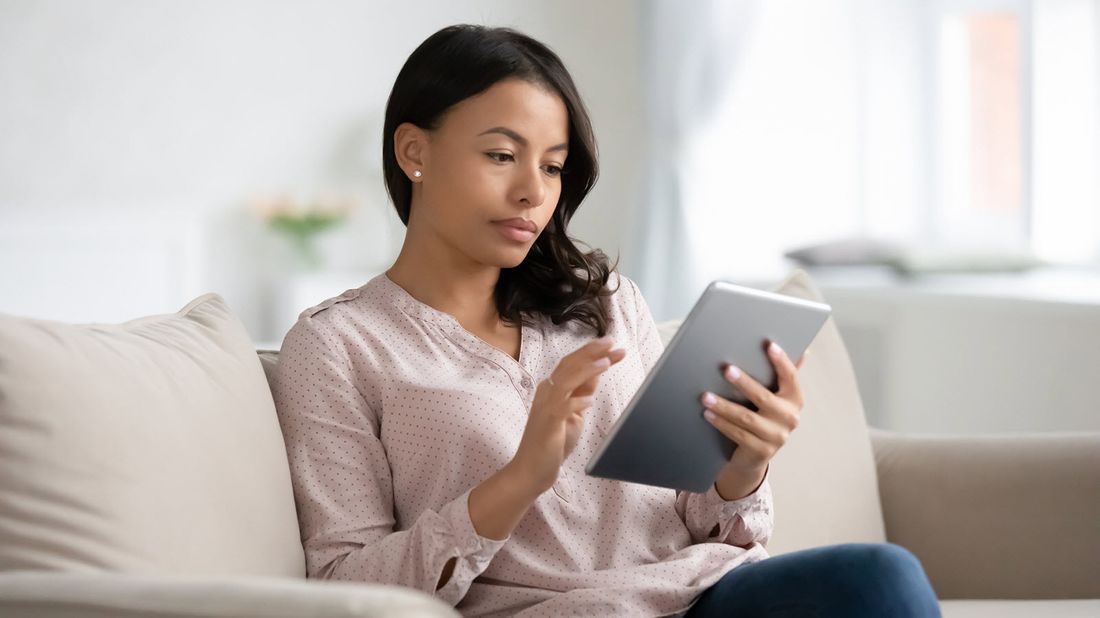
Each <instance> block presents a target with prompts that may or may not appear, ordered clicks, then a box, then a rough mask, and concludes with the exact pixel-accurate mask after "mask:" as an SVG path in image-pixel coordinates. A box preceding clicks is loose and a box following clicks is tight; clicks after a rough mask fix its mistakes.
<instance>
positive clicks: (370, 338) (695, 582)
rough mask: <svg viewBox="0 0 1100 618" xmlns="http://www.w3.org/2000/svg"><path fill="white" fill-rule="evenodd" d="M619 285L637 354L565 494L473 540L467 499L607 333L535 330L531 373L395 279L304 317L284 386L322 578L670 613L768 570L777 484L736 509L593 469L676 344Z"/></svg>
mask: <svg viewBox="0 0 1100 618" xmlns="http://www.w3.org/2000/svg"><path fill="white" fill-rule="evenodd" d="M608 283H609V289H615V288H616V284H617V290H616V291H615V293H614V294H613V295H612V296H610V297H609V300H610V303H609V306H610V325H609V334H610V335H611V336H612V338H613V339H614V341H615V347H624V348H626V350H627V353H626V357H625V358H624V359H623V360H622V361H620V362H619V363H617V364H615V365H613V366H612V367H611V368H610V369H608V370H607V371H605V372H604V373H603V374H602V376H601V378H600V380H599V385H598V388H597V390H596V392H595V393H594V401H593V403H592V406H591V407H590V408H589V409H588V411H587V412H586V413H585V420H584V427H583V430H582V433H581V436H580V438H579V440H578V442H577V445H576V448H575V449H574V451H573V452H572V453H571V455H570V456H569V457H568V458H567V459H566V461H565V463H564V464H563V466H562V468H561V471H560V473H559V476H558V480H557V482H556V483H555V484H554V485H553V488H552V490H548V491H546V492H544V493H543V494H541V495H540V496H539V497H538V498H537V499H536V501H535V502H534V504H533V505H532V506H531V508H530V509H529V510H528V511H527V513H526V514H525V515H524V517H523V519H522V520H521V521H520V522H519V524H518V525H517V526H516V528H515V529H514V530H513V531H512V532H511V534H510V535H509V536H508V537H507V538H504V539H499V540H497V539H490V538H487V537H483V536H481V535H479V534H478V533H477V531H476V530H475V528H474V526H473V523H472V522H471V520H470V513H469V508H468V503H467V498H468V497H469V494H470V490H471V489H472V488H473V487H475V486H476V485H478V484H479V483H481V482H482V481H484V480H485V479H486V478H488V477H489V476H491V475H493V474H494V473H496V472H497V471H498V470H500V469H501V468H502V467H503V466H504V465H505V464H506V463H508V462H509V460H510V459H511V458H512V456H513V455H514V454H515V452H516V448H517V447H518V445H519V441H520V437H521V436H522V435H523V431H524V427H525V425H526V421H527V415H528V412H529V410H530V406H531V403H532V400H533V398H534V394H535V389H536V387H537V385H538V383H539V382H540V381H542V380H544V379H546V378H547V377H548V376H549V375H550V373H551V372H552V371H553V370H554V368H555V367H556V366H557V363H558V361H559V360H560V359H561V358H562V357H563V356H565V355H567V354H569V353H570V352H572V351H574V350H576V349H577V348H579V347H581V346H582V345H584V344H586V343H587V342H588V341H590V340H591V339H593V338H595V335H594V334H593V332H592V329H591V327H589V326H587V325H581V324H579V323H578V322H576V321H569V322H566V323H563V324H558V325H555V324H553V323H552V322H551V321H550V320H549V319H547V318H545V317H540V318H538V319H536V320H535V321H536V324H534V325H523V326H522V327H521V337H520V340H521V345H520V352H519V360H518V361H517V360H516V359H515V358H513V357H512V356H511V355H510V354H508V353H506V352H504V351H502V350H500V349H499V348H496V347H494V346H492V345H490V344H489V343H487V342H486V341H484V340H482V339H481V338H480V337H478V336H476V335H474V334H473V333H471V332H469V331H468V330H466V329H465V328H464V327H463V326H462V325H461V324H460V323H459V322H458V320H457V319H455V318H454V317H453V316H451V315H450V314H448V313H445V312H443V311H440V310H437V309H435V308H433V307H431V306H429V305H427V304H426V303H423V302H420V301H419V300H417V299H416V298H414V297H413V296H412V295H410V294H409V293H408V292H407V291H406V290H405V289H404V288H402V287H401V286H399V285H397V284H396V283H395V282H394V281H392V280H391V279H390V278H389V277H388V276H387V275H386V274H385V273H383V274H379V275H377V276H375V277H374V278H372V279H370V280H369V281H368V282H367V283H366V284H365V285H363V286H361V287H359V288H356V289H350V290H347V291H346V292H344V293H343V294H340V295H339V296H336V297H333V298H329V299H327V300H325V301H324V302H321V303H320V304H318V305H316V306H314V307H310V308H309V309H306V310H305V311H303V312H302V313H301V314H300V315H299V317H298V320H297V322H296V323H295V324H294V326H293V327H292V328H291V329H290V331H289V332H288V333H287V334H286V336H285V338H284V340H283V343H282V346H281V351H280V354H279V363H278V366H277V368H276V370H275V375H274V378H273V385H272V393H273V396H274V400H275V404H276V410H277V412H278V416H279V422H280V426H281V427H282V431H283V436H284V439H285V442H286V447H287V453H288V461H289V465H290V470H291V478H292V483H293V488H294V497H295V503H296V507H297V511H298V518H299V523H300V529H301V537H302V544H303V549H304V551H305V556H306V567H307V576H308V577H311V578H325V579H333V580H348V581H356V582H373V583H381V584H393V585H400V586H408V587H411V588H415V589H419V590H421V591H423V592H425V593H427V594H429V595H434V596H435V597H436V598H438V599H440V600H442V601H444V602H445V603H448V604H451V605H453V606H454V607H455V608H456V609H457V610H458V611H459V612H460V613H461V614H463V615H468V616H498V615H508V616H511V615H517V616H525V617H526V616H562V615H631V616H667V615H682V614H683V613H684V612H686V610H687V609H688V608H689V607H690V606H691V605H692V604H693V603H694V601H695V600H696V599H697V598H698V596H699V595H700V594H701V593H702V592H704V591H705V590H706V589H707V588H708V587H709V586H711V585H712V584H714V583H715V582H717V581H718V580H719V579H720V578H721V577H722V576H723V575H724V574H725V573H726V572H727V571H729V570H730V569H732V568H734V567H736V566H738V565H741V564H745V563H750V562H755V561H758V560H762V559H765V558H767V557H768V553H767V551H766V550H765V545H766V544H767V541H768V538H769V537H770V536H771V534H772V529H773V525H774V519H773V515H772V495H771V488H770V484H769V481H768V479H769V476H770V473H769V472H766V473H765V477H764V480H763V482H762V483H761V484H760V486H759V487H758V488H757V489H756V490H755V492H754V493H752V494H750V495H749V496H746V497H744V498H741V499H738V500H728V501H727V500H724V499H723V498H722V497H721V496H720V495H719V494H718V493H717V491H716V490H715V488H714V486H713V485H712V486H711V488H710V489H709V490H708V491H706V492H704V493H695V492H688V491H676V490H673V489H667V488H660V487H651V486H647V485H641V484H635V483H627V482H622V481H616V480H609V479H603V478H597V477H592V476H588V475H586V474H585V472H584V466H585V464H586V462H587V461H588V459H589V458H590V457H591V456H592V454H593V452H594V451H595V450H596V448H597V447H598V446H599V445H600V444H601V442H602V441H603V439H604V438H605V436H606V434H607V433H608V431H609V430H610V429H611V427H612V425H614V423H615V421H616V418H617V417H618V415H619V414H620V413H621V412H622V411H623V409H624V408H625V407H626V405H627V403H628V402H629V401H630V399H631V398H632V397H633V395H634V393H635V391H637V389H638V387H639V386H640V385H641V383H642V381H643V380H644V378H645V376H646V374H647V373H648V371H649V370H650V369H651V368H652V367H653V365H654V364H655V363H656V361H657V359H658V357H660V355H661V353H662V351H663V349H664V344H663V343H662V342H661V339H660V337H659V335H658V331H657V327H656V324H655V323H654V319H653V316H652V315H651V314H650V311H649V307H648V305H647V304H646V301H645V299H644V298H643V297H642V294H641V292H640V290H639V289H638V286H637V285H636V284H635V283H634V281H632V280H631V279H630V278H629V277H627V276H625V275H621V274H619V273H617V272H613V273H612V274H611V278H610V280H609V282H608ZM700 413H702V407H701V406H700ZM452 558H454V559H456V560H455V566H454V570H453V573H452V574H451V577H450V579H449V580H447V582H446V583H445V585H443V586H442V587H441V588H439V589H438V590H437V589H436V586H437V584H438V583H439V581H440V576H441V574H442V572H443V570H444V565H445V564H446V563H447V562H448V561H449V560H450V559H452Z"/></svg>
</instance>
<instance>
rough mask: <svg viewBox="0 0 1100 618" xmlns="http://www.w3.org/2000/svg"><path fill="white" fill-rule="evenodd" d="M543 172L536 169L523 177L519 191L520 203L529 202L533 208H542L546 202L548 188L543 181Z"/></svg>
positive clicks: (528, 171) (519, 184)
mask: <svg viewBox="0 0 1100 618" xmlns="http://www.w3.org/2000/svg"><path fill="white" fill-rule="evenodd" d="M541 174H542V170H541V169H539V168H537V167H536V168H535V169H534V170H533V171H532V170H527V171H526V172H524V173H523V174H522V175H521V178H520V179H519V182H518V187H517V191H518V192H519V195H518V197H519V201H521V202H527V203H528V204H529V205H531V206H541V205H542V203H543V202H544V201H545V200H546V186H545V184H544V183H543V181H542V176H541Z"/></svg>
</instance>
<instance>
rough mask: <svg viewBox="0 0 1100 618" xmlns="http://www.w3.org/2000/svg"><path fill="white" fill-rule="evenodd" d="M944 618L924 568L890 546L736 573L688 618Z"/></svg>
mask: <svg viewBox="0 0 1100 618" xmlns="http://www.w3.org/2000/svg"><path fill="white" fill-rule="evenodd" d="M939 615H940V605H939V601H937V600H936V593H935V591H933V590H932V585H931V584H930V583H929V582H928V576H927V575H925V574H924V569H923V568H922V567H921V564H920V561H919V560H918V559H917V557H916V556H914V555H913V554H912V553H910V552H909V550H907V549H905V548H903V547H901V546H899V545H894V544H893V543H843V544H840V545H829V546H826V547H815V548H813V549H806V550H802V551H796V552H791V553H789V554H781V555H779V556H773V557H771V558H766V559H764V560H761V561H759V562H750V563H748V564H743V565H741V566H738V567H735V568H733V569H731V570H730V571H729V572H727V573H726V574H725V575H723V576H722V579H720V580H718V581H717V582H716V583H715V584H714V585H713V586H711V587H710V588H708V589H707V590H706V591H704V592H703V594H701V595H700V596H699V600H698V601H697V602H696V603H695V605H693V606H692V607H691V609H690V610H688V612H687V615H686V618H704V617H707V616H722V617H723V618H732V617H738V618H739V617H741V616H769V617H770V616H799V617H824V616H844V617H857V616H890V617H891V618H902V617H906V616H920V617H922V618H923V617H925V616H933V617H938V616H939Z"/></svg>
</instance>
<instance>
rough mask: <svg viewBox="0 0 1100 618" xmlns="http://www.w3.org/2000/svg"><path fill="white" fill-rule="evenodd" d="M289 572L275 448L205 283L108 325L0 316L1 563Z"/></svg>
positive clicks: (287, 502)
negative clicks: (164, 306)
mask: <svg viewBox="0 0 1100 618" xmlns="http://www.w3.org/2000/svg"><path fill="white" fill-rule="evenodd" d="M13 569H56V570H93V569H104V570H111V571H132V572H139V571H140V572H150V573H155V572H160V573H191V574H230V573H232V574H255V575H276V576H295V577H304V574H305V561H304V556H303V553H302V547H301V542H300V537H299V532H298V522H297V517H296V515H295V511H294V498H293V493H292V489H291V484H290V472H289V468H288V465H287V459H286V450H285V446H284V444H283V439H282V433H281V431H280V429H279V424H278V419H277V417H276V415H275V407H274V403H273V402H272V399H271V393H270V390H269V389H268V387H267V382H266V380H265V379H264V372H263V370H262V368H261V365H260V362H259V361H258V360H257V358H256V352H255V348H254V346H253V345H252V342H251V340H250V337H249V336H248V333H247V332H246V330H245V328H244V326H243V324H241V322H240V320H238V319H237V317H236V316H234V315H233V313H232V312H231V311H230V309H229V308H228V307H227V306H226V303H225V301H224V300H223V299H222V298H221V297H220V296H218V295H217V294H206V295H203V296H200V297H199V298H197V299H195V300H194V301H192V302H191V303H189V304H188V305H187V306H186V307H184V308H183V309H181V310H180V311H179V312H177V313H175V314H170V315H155V316H149V317H144V318H140V319H136V320H132V321H129V322H125V323H123V324H64V323H59V322H50V321H43V320H34V319H29V318H19V317H15V316H9V315H0V570H13Z"/></svg>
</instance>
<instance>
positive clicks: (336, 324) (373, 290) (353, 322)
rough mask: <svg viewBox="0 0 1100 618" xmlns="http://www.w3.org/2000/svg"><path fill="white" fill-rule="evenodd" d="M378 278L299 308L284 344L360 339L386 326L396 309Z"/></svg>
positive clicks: (387, 291)
mask: <svg viewBox="0 0 1100 618" xmlns="http://www.w3.org/2000/svg"><path fill="white" fill-rule="evenodd" d="M382 276H384V275H378V276H376V277H374V278H372V279H371V280H369V281H368V282H366V283H365V284H363V285H361V286H359V287H357V288H351V289H348V290H345V291H344V292H342V293H340V294H338V295H336V296H332V297H329V298H326V299H324V300H322V301H320V302H318V303H316V304H314V305H312V306H310V307H308V308H306V309H303V310H302V311H301V312H300V313H299V314H298V319H297V321H295V323H294V325H293V326H291V328H290V330H289V332H287V334H286V337H285V339H284V341H286V340H289V339H291V338H302V337H308V338H317V337H318V336H321V337H323V338H325V339H330V340H336V339H347V338H349V337H356V338H361V337H363V336H364V335H367V334H369V331H370V330H372V329H373V328H377V327H379V326H382V325H384V324H386V323H387V322H388V321H389V320H391V319H392V314H393V313H394V312H396V311H399V309H398V308H397V305H396V304H395V303H394V302H393V299H392V298H389V297H388V295H389V294H390V292H389V290H388V289H387V288H386V286H384V285H381V283H382V282H381V281H380V279H379V278H380V277H382Z"/></svg>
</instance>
